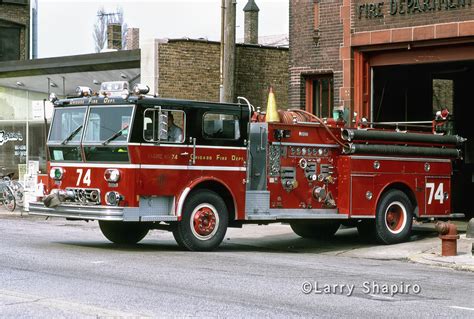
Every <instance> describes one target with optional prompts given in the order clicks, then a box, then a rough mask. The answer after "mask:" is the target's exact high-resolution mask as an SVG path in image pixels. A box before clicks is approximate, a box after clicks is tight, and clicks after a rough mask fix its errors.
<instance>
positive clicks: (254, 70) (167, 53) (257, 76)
mask: <svg viewBox="0 0 474 319" xmlns="http://www.w3.org/2000/svg"><path fill="white" fill-rule="evenodd" d="M219 68H220V43H218V42H210V41H205V40H203V41H201V40H169V41H167V42H164V43H160V44H159V48H158V77H159V78H158V94H159V95H160V96H162V97H171V98H181V99H191V100H204V101H219ZM235 72H236V96H244V97H246V98H248V99H249V101H250V102H251V103H252V104H253V105H254V106H255V107H257V106H266V99H267V95H268V86H269V85H273V86H274V88H275V94H276V98H277V103H278V105H279V106H281V107H284V106H286V105H287V94H288V93H287V91H288V49H284V48H270V47H260V46H253V45H245V44H238V45H237V48H236V71H235Z"/></svg>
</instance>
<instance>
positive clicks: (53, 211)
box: [28, 202, 178, 222]
mask: <svg viewBox="0 0 474 319" xmlns="http://www.w3.org/2000/svg"><path fill="white" fill-rule="evenodd" d="M29 210H30V211H29V212H28V214H29V215H35V216H47V217H61V218H68V219H77V220H108V221H123V222H156V221H166V222H169V221H177V220H178V218H177V217H176V216H172V215H150V214H143V212H141V211H140V208H139V207H115V206H80V205H66V204H61V205H59V206H57V207H55V208H48V207H46V206H44V204H43V203H42V202H31V203H29Z"/></svg>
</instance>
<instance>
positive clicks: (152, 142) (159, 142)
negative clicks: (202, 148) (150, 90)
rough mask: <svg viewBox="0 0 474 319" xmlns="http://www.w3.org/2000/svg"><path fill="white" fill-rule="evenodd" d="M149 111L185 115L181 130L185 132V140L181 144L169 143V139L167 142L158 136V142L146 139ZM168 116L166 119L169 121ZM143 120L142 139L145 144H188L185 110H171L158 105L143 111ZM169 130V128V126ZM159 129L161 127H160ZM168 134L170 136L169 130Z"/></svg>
mask: <svg viewBox="0 0 474 319" xmlns="http://www.w3.org/2000/svg"><path fill="white" fill-rule="evenodd" d="M147 111H154V112H160V113H161V112H168V114H169V113H170V112H171V113H176V112H181V113H182V114H183V127H181V129H182V130H183V139H182V140H181V141H179V142H173V141H168V140H167V139H166V140H161V139H160V138H159V136H158V140H156V141H155V140H148V139H146V138H145V131H146V128H145V113H146V112H147ZM168 114H167V115H166V118H167V119H168ZM142 115H143V120H142V126H143V127H142V136H141V137H142V139H143V141H144V143H151V144H183V143H185V142H186V121H187V114H186V112H185V111H184V110H181V109H171V108H162V106H160V105H157V106H153V107H147V108H145V109H144V110H143V114H142ZM167 128H168V126H167ZM158 129H159V127H158ZM166 134H168V129H167V130H166Z"/></svg>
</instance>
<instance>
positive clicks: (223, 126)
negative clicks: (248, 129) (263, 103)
mask: <svg viewBox="0 0 474 319" xmlns="http://www.w3.org/2000/svg"><path fill="white" fill-rule="evenodd" d="M202 130H203V132H202V133H203V136H204V138H206V139H225V140H238V139H239V138H240V128H239V117H238V116H237V115H233V114H225V113H214V112H207V113H205V114H204V116H203V125H202Z"/></svg>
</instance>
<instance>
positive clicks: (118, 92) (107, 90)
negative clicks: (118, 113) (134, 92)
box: [99, 81, 130, 99]
mask: <svg viewBox="0 0 474 319" xmlns="http://www.w3.org/2000/svg"><path fill="white" fill-rule="evenodd" d="M99 94H100V95H104V96H106V97H122V98H124V99H126V98H127V97H128V96H129V95H130V92H129V90H128V82H127V81H112V82H102V84H101V85H100V92H99Z"/></svg>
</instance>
